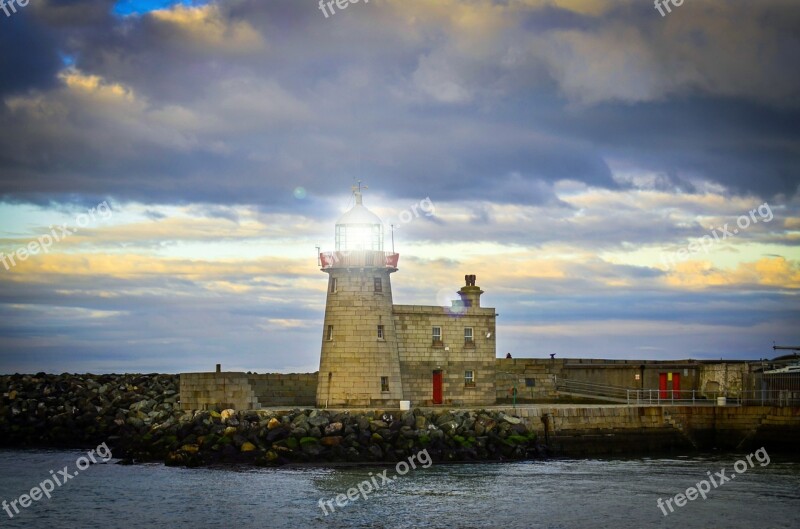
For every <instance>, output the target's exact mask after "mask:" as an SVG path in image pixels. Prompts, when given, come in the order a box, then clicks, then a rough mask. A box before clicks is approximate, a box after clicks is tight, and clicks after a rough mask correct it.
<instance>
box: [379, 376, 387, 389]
mask: <svg viewBox="0 0 800 529" xmlns="http://www.w3.org/2000/svg"><path fill="white" fill-rule="evenodd" d="M381 391H389V377H381Z"/></svg>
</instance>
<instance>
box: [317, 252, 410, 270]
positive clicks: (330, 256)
mask: <svg viewBox="0 0 800 529" xmlns="http://www.w3.org/2000/svg"><path fill="white" fill-rule="evenodd" d="M399 259H400V254H397V253H391V252H382V251H376V250H350V251H344V252H322V253H320V254H319V262H320V266H321V267H322V269H323V270H325V269H327V268H397V261H398V260H399Z"/></svg>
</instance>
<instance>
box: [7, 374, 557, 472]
mask: <svg viewBox="0 0 800 529" xmlns="http://www.w3.org/2000/svg"><path fill="white" fill-rule="evenodd" d="M178 385H179V379H178V376H177V375H70V374H62V375H48V374H44V373H38V374H36V375H6V376H0V394H1V395H2V399H0V446H6V447H74V448H91V447H94V446H97V445H98V444H100V443H103V442H105V443H106V444H107V446H109V447H110V448H111V450H112V453H113V455H114V457H116V458H120V459H122V460H123V461H127V462H135V461H164V462H166V463H167V464H169V465H187V466H196V465H208V464H216V463H249V464H258V465H281V464H286V463H323V462H353V463H360V462H373V463H377V462H394V461H399V460H402V459H405V458H407V457H409V456H411V455H412V454H415V453H417V452H419V451H420V450H422V449H427V450H428V453H429V454H430V456H431V458H432V459H433V460H434V461H492V460H495V461H499V460H506V459H524V458H532V457H539V456H541V455H543V454H544V448H543V447H542V446H541V445H540V444H539V443H538V441H537V438H536V435H535V434H534V432H533V429H532V427H531V425H530V424H529V423H528V422H527V419H521V418H518V417H513V416H510V415H506V414H504V413H503V412H499V411H477V410H422V409H414V410H411V411H406V412H399V411H397V410H388V411H374V410H373V411H367V410H365V411H349V412H347V411H342V412H340V411H326V410H300V409H295V410H287V411H267V410H258V411H234V410H222V411H221V412H217V411H189V412H186V411H183V410H181V409H180V403H179V394H178Z"/></svg>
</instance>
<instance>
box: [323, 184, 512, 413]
mask: <svg viewBox="0 0 800 529" xmlns="http://www.w3.org/2000/svg"><path fill="white" fill-rule="evenodd" d="M353 193H354V195H355V205H354V206H353V208H352V209H350V210H349V211H347V212H346V213H345V214H344V215H342V216H341V217H340V218H339V220H338V221H337V222H336V250H335V251H333V252H324V253H321V254H320V265H321V269H322V271H323V272H325V273H326V274H328V288H327V301H326V304H325V319H324V322H323V327H322V349H321V354H320V370H319V375H318V376H319V379H318V384H317V406H319V407H334V406H380V407H397V406H398V405H399V404H400V401H402V400H409V401H412V403H413V404H414V405H435V404H449V405H488V404H494V403H495V396H496V392H495V357H496V341H495V320H496V316H497V315H496V314H495V310H494V309H493V308H484V307H481V305H480V298H481V294H483V291H482V290H481V289H480V287H478V286H476V285H475V276H469V275H468V276H466V277H465V279H466V283H467V284H466V285H465V286H464V287H462V288H461V290H459V291H458V296H459V299H458V300H455V301H453V302H452V305H451V306H450V307H436V306H420V305H395V304H394V303H393V301H392V284H391V278H390V275H391V274H392V273H394V272H396V271H397V270H398V268H397V265H398V261H399V255H398V254H396V253H393V252H386V251H384V248H383V235H384V233H383V223H382V222H381V219H380V218H379V217H378V216H377V215H375V214H374V213H372V212H371V211H369V210H368V209H367V208H366V207H364V205H363V203H362V195H361V189H360V188H358V189H354V191H353Z"/></svg>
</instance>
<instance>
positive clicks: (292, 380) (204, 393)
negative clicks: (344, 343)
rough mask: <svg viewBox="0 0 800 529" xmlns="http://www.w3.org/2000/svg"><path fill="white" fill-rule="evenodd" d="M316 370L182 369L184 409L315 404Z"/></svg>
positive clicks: (235, 408)
mask: <svg viewBox="0 0 800 529" xmlns="http://www.w3.org/2000/svg"><path fill="white" fill-rule="evenodd" d="M316 390H317V373H301V374H282V373H266V374H248V373H236V372H222V373H182V374H181V379H180V394H181V409H183V410H223V409H234V410H258V409H261V408H263V407H269V406H313V405H314V401H315V398H316Z"/></svg>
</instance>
